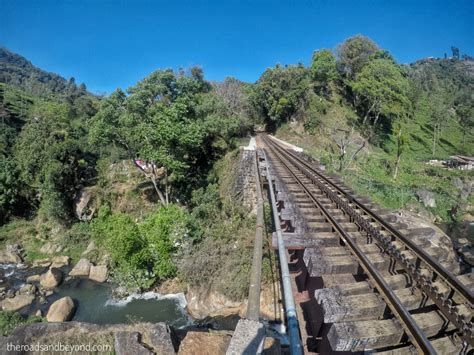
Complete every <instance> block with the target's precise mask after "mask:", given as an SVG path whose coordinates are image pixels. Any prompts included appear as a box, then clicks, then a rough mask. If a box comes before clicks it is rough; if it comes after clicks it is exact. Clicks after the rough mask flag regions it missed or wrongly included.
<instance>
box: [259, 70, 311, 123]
mask: <svg viewBox="0 0 474 355" xmlns="http://www.w3.org/2000/svg"><path fill="white" fill-rule="evenodd" d="M309 79H310V77H309V71H308V70H307V69H306V68H305V67H304V66H303V65H289V66H287V67H282V66H280V65H277V66H276V67H275V68H269V69H267V70H265V72H264V73H263V74H262V76H261V77H260V78H259V79H258V81H257V83H256V85H255V86H254V90H253V93H252V95H251V100H252V103H253V105H254V107H255V108H256V110H258V111H259V112H260V114H261V116H262V117H263V118H264V120H265V121H266V123H267V124H268V125H269V126H278V125H279V124H281V123H283V122H285V121H288V120H289V119H290V118H291V117H292V116H293V115H294V114H295V113H296V111H297V110H298V108H299V107H300V105H301V103H302V102H303V101H304V100H305V99H306V94H307V92H308V89H309V88H310V82H309Z"/></svg>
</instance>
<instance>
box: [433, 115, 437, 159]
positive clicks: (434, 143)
mask: <svg viewBox="0 0 474 355" xmlns="http://www.w3.org/2000/svg"><path fill="white" fill-rule="evenodd" d="M436 131H437V123H435V124H434V125H433V151H432V155H433V156H434V155H435V153H436Z"/></svg>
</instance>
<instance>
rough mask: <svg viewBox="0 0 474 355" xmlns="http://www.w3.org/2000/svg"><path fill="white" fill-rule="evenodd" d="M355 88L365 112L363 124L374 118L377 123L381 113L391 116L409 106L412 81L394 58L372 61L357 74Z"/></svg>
mask: <svg viewBox="0 0 474 355" xmlns="http://www.w3.org/2000/svg"><path fill="white" fill-rule="evenodd" d="M352 89H353V91H354V93H355V95H356V97H357V100H356V102H357V105H358V108H359V110H360V111H361V112H362V113H363V117H364V118H363V122H362V123H363V124H365V123H366V122H368V120H369V119H372V122H373V127H375V126H376V125H377V122H378V120H379V118H380V116H381V115H383V116H384V117H386V118H388V119H392V118H395V117H397V116H403V115H405V114H406V113H407V112H408V111H409V110H410V106H411V102H410V99H409V91H410V84H409V81H408V79H407V78H405V76H404V75H403V74H402V72H401V71H400V68H399V67H398V66H397V65H396V64H394V63H393V62H392V61H391V60H388V59H375V60H372V61H370V62H369V63H368V64H367V65H366V66H365V67H364V68H363V69H362V71H361V72H360V73H359V74H357V75H356V77H355V80H354V81H353V83H352Z"/></svg>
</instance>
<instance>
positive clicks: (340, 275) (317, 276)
mask: <svg viewBox="0 0 474 355" xmlns="http://www.w3.org/2000/svg"><path fill="white" fill-rule="evenodd" d="M254 166H255V173H256V184H257V185H258V186H257V196H258V199H259V204H258V206H259V211H260V212H259V214H258V218H257V219H258V221H257V233H256V237H255V240H256V242H255V248H254V259H253V260H254V264H253V268H252V275H251V279H250V280H251V281H250V292H249V299H248V310H247V316H246V318H247V319H244V320H242V321H241V322H240V323H239V325H238V326H237V329H236V331H235V333H234V337H233V339H232V341H231V345H230V347H229V349H228V351H227V353H228V354H235V353H248V354H251V353H259V352H262V348H263V347H262V344H263V341H264V339H265V337H268V332H265V327H264V326H263V325H262V324H261V319H260V317H259V307H258V305H259V297H260V271H261V258H262V242H261V240H262V238H264V235H265V233H263V232H262V229H263V216H262V214H263V212H262V210H263V207H262V206H263V201H264V200H266V201H267V203H269V204H270V206H271V209H272V218H273V231H269V232H273V233H272V235H273V238H272V246H273V248H274V249H275V251H276V252H277V255H278V261H279V278H280V284H281V289H282V295H283V297H282V298H283V299H282V304H283V307H284V311H285V319H284V320H283V321H284V325H285V329H286V332H285V333H286V338H285V339H286V341H284V342H282V346H281V348H279V351H280V352H281V353H291V354H303V353H305V354H307V353H308V354H311V353H321V354H331V353H335V354H343V353H366V352H370V353H383V354H417V353H420V354H436V353H438V354H468V353H472V352H473V350H472V349H473V345H474V339H473V331H474V328H473V318H472V316H473V288H474V274H472V273H465V274H462V275H460V274H459V273H458V271H457V270H456V269H455V268H454V267H453V265H452V264H450V263H449V262H448V261H447V260H445V258H444V256H443V253H442V250H440V248H439V247H437V246H436V245H432V244H431V243H429V241H427V239H426V238H422V236H423V234H424V233H427V231H426V229H425V228H408V227H407V226H406V225H404V224H402V223H398V222H396V218H394V217H395V216H394V214H393V212H392V211H390V210H385V209H381V208H379V207H378V206H376V205H375V204H373V203H371V201H370V200H369V199H367V198H365V197H361V196H358V195H357V194H356V193H354V191H352V190H351V189H349V188H347V187H346V186H344V185H343V184H342V183H341V181H340V179H338V178H337V177H336V176H330V175H329V174H327V173H326V172H325V171H324V169H323V168H322V166H320V165H319V164H318V162H317V161H314V160H313V159H311V158H309V157H308V156H306V155H305V154H304V153H303V152H301V151H298V150H294V149H293V148H292V147H291V146H289V145H287V144H285V143H284V142H281V141H279V140H277V139H275V138H273V137H272V136H269V135H266V134H261V135H259V136H258V137H257V149H256V150H255V163H254Z"/></svg>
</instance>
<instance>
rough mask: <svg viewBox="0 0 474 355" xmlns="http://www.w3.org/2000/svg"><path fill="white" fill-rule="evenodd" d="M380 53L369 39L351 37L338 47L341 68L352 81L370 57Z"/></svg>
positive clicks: (358, 36)
mask: <svg viewBox="0 0 474 355" xmlns="http://www.w3.org/2000/svg"><path fill="white" fill-rule="evenodd" d="M377 51H378V46H377V45H376V44H375V43H374V42H373V41H372V40H371V39H370V38H368V37H365V36H361V35H357V36H354V37H350V38H348V39H347V40H345V41H344V43H342V44H340V45H339V46H338V47H337V56H338V59H339V68H340V70H341V72H342V73H343V74H345V75H347V76H348V78H349V79H352V78H354V77H355V75H357V73H359V72H360V71H361V70H362V68H363V67H364V66H365V64H366V63H367V62H368V61H369V59H370V57H371V56H372V55H374V54H375V53H376V52H377Z"/></svg>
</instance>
